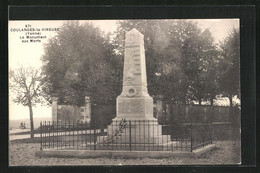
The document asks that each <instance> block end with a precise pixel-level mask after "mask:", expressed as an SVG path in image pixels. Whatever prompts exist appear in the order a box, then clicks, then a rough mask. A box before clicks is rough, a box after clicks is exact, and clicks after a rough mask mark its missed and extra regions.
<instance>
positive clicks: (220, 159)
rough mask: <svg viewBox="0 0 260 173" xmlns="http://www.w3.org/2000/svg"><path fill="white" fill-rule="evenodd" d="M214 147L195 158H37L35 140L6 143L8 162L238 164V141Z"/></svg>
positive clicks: (47, 163)
mask: <svg viewBox="0 0 260 173" xmlns="http://www.w3.org/2000/svg"><path fill="white" fill-rule="evenodd" d="M215 144H216V146H217V147H216V148H215V149H214V150H212V151H210V152H208V153H206V154H204V155H202V156H201V157H199V158H197V159H193V158H182V159H180V158H174V157H173V158H168V159H164V158H161V159H159V158H158V159H155V158H142V159H139V158H137V159H124V158H96V159H78V158H39V157H36V156H35V152H36V151H37V150H39V148H40V144H38V143H21V142H19V141H11V142H10V144H9V146H10V147H9V164H10V166H34V165H35V166H36V165H42V166H48V165H49V166H51V165H75V166H76V165H189V164H192V165H194V164H196V165H201V164H203V165H215V164H217V165H218V164H237V163H239V162H240V142H237V141H223V142H216V143H215Z"/></svg>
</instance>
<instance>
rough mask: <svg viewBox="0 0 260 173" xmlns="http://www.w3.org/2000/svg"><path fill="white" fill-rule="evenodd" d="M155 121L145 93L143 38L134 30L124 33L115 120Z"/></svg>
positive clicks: (150, 99)
mask: <svg viewBox="0 0 260 173" xmlns="http://www.w3.org/2000/svg"><path fill="white" fill-rule="evenodd" d="M122 118H124V119H126V120H156V119H155V118H153V99H152V97H151V96H150V95H149V94H148V91H147V79H146V65H145V50H144V36H143V35H142V34H141V33H140V32H139V31H138V30H136V29H135V28H134V29H132V30H131V31H129V32H127V33H126V39H125V54H124V75H123V89H122V93H121V94H120V95H119V96H118V97H117V114H116V119H122Z"/></svg>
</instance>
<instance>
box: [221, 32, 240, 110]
mask: <svg viewBox="0 0 260 173" xmlns="http://www.w3.org/2000/svg"><path fill="white" fill-rule="evenodd" d="M220 55H221V61H220V63H219V72H220V73H221V75H220V76H219V84H220V91H221V94H222V95H223V96H225V97H228V98H229V100H230V106H232V105H233V104H232V98H233V96H235V95H237V96H238V97H239V96H240V32H239V30H238V29H235V28H233V30H232V32H231V33H230V34H229V36H228V37H226V38H225V40H224V41H223V42H222V43H221V44H220Z"/></svg>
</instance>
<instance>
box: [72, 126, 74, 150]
mask: <svg viewBox="0 0 260 173" xmlns="http://www.w3.org/2000/svg"><path fill="white" fill-rule="evenodd" d="M72 131H73V132H72V135H73V137H72V141H73V142H72V145H73V148H74V121H73V125H72Z"/></svg>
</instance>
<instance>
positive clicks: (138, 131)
mask: <svg viewBox="0 0 260 173" xmlns="http://www.w3.org/2000/svg"><path fill="white" fill-rule="evenodd" d="M125 120H126V121H125V122H124V121H123V120H122V119H121V120H120V119H119V118H115V119H113V121H112V123H111V124H110V125H109V126H108V128H107V136H100V137H99V138H98V141H97V142H98V143H104V144H106V143H111V142H113V143H118V144H130V143H131V144H157V145H161V144H164V143H167V142H169V141H171V139H170V135H162V126H161V125H159V124H158V122H157V120H156V119H155V118H147V119H139V120H136V119H132V118H131V119H129V118H128V119H125Z"/></svg>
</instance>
